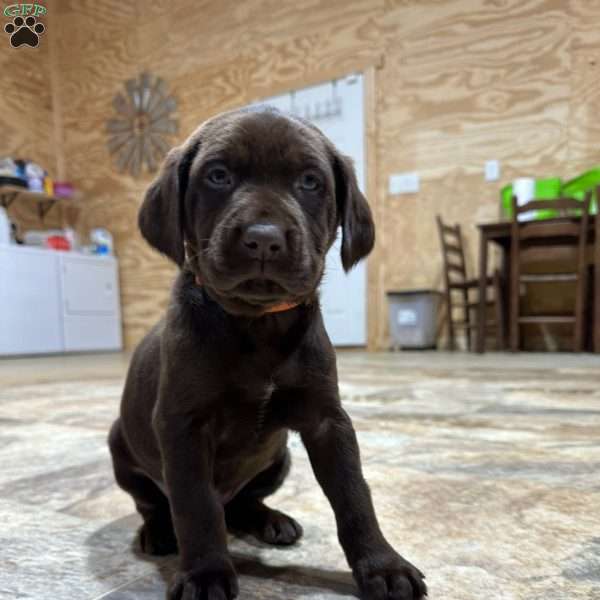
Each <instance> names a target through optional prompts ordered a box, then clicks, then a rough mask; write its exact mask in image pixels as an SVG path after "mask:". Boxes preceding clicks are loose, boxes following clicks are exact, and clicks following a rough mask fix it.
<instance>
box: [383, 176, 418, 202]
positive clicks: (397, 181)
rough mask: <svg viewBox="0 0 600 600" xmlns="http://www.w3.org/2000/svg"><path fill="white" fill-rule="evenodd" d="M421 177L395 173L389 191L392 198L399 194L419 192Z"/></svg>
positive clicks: (390, 181)
mask: <svg viewBox="0 0 600 600" xmlns="http://www.w3.org/2000/svg"><path fill="white" fill-rule="evenodd" d="M419 185H420V181H419V175H418V174H417V173H395V174H394V175H390V180H389V191H390V194H391V195H392V196H396V195H398V194H416V193H417V192H418V191H419Z"/></svg>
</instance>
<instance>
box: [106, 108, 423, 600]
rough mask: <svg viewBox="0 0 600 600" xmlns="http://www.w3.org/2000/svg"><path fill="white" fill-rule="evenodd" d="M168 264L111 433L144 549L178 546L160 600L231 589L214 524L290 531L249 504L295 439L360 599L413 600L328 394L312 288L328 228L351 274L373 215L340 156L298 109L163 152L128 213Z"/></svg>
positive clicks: (333, 388) (264, 112)
mask: <svg viewBox="0 0 600 600" xmlns="http://www.w3.org/2000/svg"><path fill="white" fill-rule="evenodd" d="M139 225H140V229H141V232H142V235H143V236H144V237H145V239H146V240H147V241H148V242H149V243H150V245H152V246H153V247H154V248H156V249H158V250H159V251H161V252H162V253H164V254H166V255H167V256H168V257H170V258H171V259H172V260H173V261H175V263H177V264H178V265H179V266H180V267H181V271H180V273H179V275H178V277H177V280H176V282H175V285H174V289H173V293H172V298H171V303H170V306H169V308H168V311H167V314H166V317H165V318H164V320H162V321H161V322H160V323H158V325H156V326H155V327H154V329H153V330H152V331H150V333H149V334H148V335H147V336H146V337H145V338H144V339H143V340H142V342H141V343H140V345H139V346H138V348H137V349H136V351H135V353H134V355H133V358H132V361H131V366H130V369H129V374H128V377H127V382H126V384H125V390H124V393H123V401H122V405H121V414H120V418H119V419H118V420H117V421H116V422H115V424H114V425H113V427H112V430H111V433H110V439H109V442H110V449H111V452H112V457H113V464H114V471H115V476H116V479H117V482H118V483H119V485H120V486H121V487H122V488H123V489H124V490H125V491H127V492H128V493H129V494H131V496H132V497H133V499H134V501H135V505H136V508H137V510H138V511H139V513H140V514H141V516H142V518H143V521H144V522H143V525H142V527H141V529H140V533H139V539H140V543H141V547H142V549H143V550H144V551H145V552H147V553H150V554H167V553H171V552H176V551H179V554H180V566H179V570H178V572H177V573H176V575H175V577H174V579H173V581H172V583H171V585H170V588H169V590H168V594H167V597H168V599H169V600H179V599H181V600H230V599H232V598H235V597H236V596H237V595H238V583H237V577H236V573H235V569H234V566H233V564H232V561H231V558H230V556H229V554H228V552H227V530H228V529H229V530H231V531H237V532H243V533H248V534H252V535H254V536H256V537H257V538H258V539H259V540H262V541H263V542H266V543H267V544H277V545H288V544H293V543H294V542H296V541H297V540H298V539H299V538H300V536H301V535H302V528H301V527H300V525H299V524H298V523H297V522H296V521H295V520H294V519H292V518H291V517H289V516H287V515H285V514H283V513H281V512H279V511H276V510H273V509H271V508H269V507H267V506H266V505H265V503H264V498H265V497H266V496H268V495H269V494H272V493H273V492H274V491H275V490H277V488H278V487H279V486H280V485H281V483H282V482H283V480H284V478H285V476H286V475H287V473H288V470H289V466H290V455H289V451H288V449H287V446H286V442H287V435H288V431H289V430H292V431H296V432H299V433H300V436H301V438H302V442H303V443H304V445H305V447H306V450H307V451H308V456H309V457H310V462H311V464H312V468H313V470H314V473H315V475H316V478H317V480H318V482H319V483H320V485H321V487H322V488H323V491H324V492H325V494H326V495H327V498H328V499H329V501H330V503H331V506H332V508H333V511H334V513H335V518H336V521H337V529H338V535H339V540H340V543H341V545H342V547H343V549H344V552H345V554H346V557H347V559H348V562H349V564H350V566H351V568H352V571H353V573H354V577H355V579H356V582H357V584H358V587H359V590H360V597H361V598H362V599H363V600H388V599H389V600H416V599H420V598H422V597H423V596H425V595H426V593H427V589H426V587H425V583H424V582H423V574H422V573H421V572H420V571H419V570H418V569H416V568H415V567H414V566H412V565H411V564H410V563H409V562H407V561H406V560H404V559H403V558H402V557H401V556H400V555H399V554H397V553H396V552H395V551H394V550H393V548H392V547H391V546H390V545H389V543H388V542H387V541H386V540H385V538H384V536H383V534H382V533H381V530H380V528H379V525H378V523H377V519H376V517H375V513H374V510H373V504H372V502H371V496H370V492H369V488H368V487H367V484H366V482H365V480H364V478H363V475H362V471H361V465H360V456H359V450H358V446H357V443H356V436H355V433H354V429H353V427H352V423H351V421H350V418H349V417H348V415H347V414H346V412H344V409H343V408H342V406H341V403H340V397H339V392H338V385H337V373H336V360H335V353H334V350H333V348H332V346H331V342H330V341H329V338H328V337H327V333H326V331H325V328H324V327H323V320H322V317H321V312H320V308H319V300H318V294H317V289H318V286H319V282H320V281H321V278H322V276H323V269H324V265H325V255H326V253H327V251H328V249H329V248H330V246H331V245H332V243H333V242H334V240H335V237H336V232H337V229H338V226H341V229H342V245H341V260H342V264H343V266H344V269H346V270H349V269H350V268H351V267H352V266H353V265H354V264H355V263H357V262H358V261H359V260H360V259H362V258H364V257H365V256H366V255H367V254H368V253H369V252H370V251H371V249H372V247H373V243H374V237H375V232H374V226H373V221H372V218H371V212H370V209H369V205H368V204H367V202H366V200H365V198H364V197H363V195H362V194H361V192H360V191H359V189H358V185H357V182H356V177H355V174H354V170H353V167H352V164H351V162H350V160H349V159H348V158H347V157H345V156H343V155H341V154H340V153H339V152H338V151H337V150H336V149H335V148H334V146H333V145H332V144H331V142H329V140H328V139H327V138H325V136H323V134H322V133H321V132H320V131H319V130H318V129H316V128H315V127H314V126H312V125H311V124H309V123H308V122H305V121H303V120H301V119H298V118H294V117H288V116H284V115H283V114H281V113H280V112H278V111H275V110H272V109H260V110H238V111H233V112H229V113H225V114H222V115H220V116H217V117H215V118H213V119H211V120H210V121H208V122H206V123H204V124H203V125H202V126H201V127H200V128H199V129H198V130H197V131H196V132H195V133H193V134H192V136H191V137H190V138H189V139H188V140H187V141H186V142H185V143H184V144H183V145H182V146H180V147H178V148H175V149H174V150H172V151H171V152H170V153H169V155H168V156H167V158H166V160H165V163H164V165H163V168H162V171H161V173H160V175H159V176H158V177H157V179H156V181H154V183H153V184H152V186H151V187H150V189H149V190H148V193H147V194H146V197H145V200H144V202H143V205H142V207H141V210H140V214H139Z"/></svg>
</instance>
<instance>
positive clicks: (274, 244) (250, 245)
mask: <svg viewBox="0 0 600 600" xmlns="http://www.w3.org/2000/svg"><path fill="white" fill-rule="evenodd" d="M241 241H242V248H243V250H244V252H245V254H246V255H247V256H248V257H250V258H258V259H261V260H272V259H274V258H279V257H280V256H282V255H283V254H285V251H286V243H285V234H284V232H283V231H282V230H281V228H280V227H278V226H277V225H272V224H266V223H256V224H254V225H250V226H249V227H247V228H246V230H245V231H244V233H243V234H242V239H241Z"/></svg>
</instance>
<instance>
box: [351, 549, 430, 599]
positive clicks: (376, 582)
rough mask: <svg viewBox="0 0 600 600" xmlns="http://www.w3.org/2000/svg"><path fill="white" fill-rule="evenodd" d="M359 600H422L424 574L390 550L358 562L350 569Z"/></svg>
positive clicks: (425, 587)
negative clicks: (357, 589)
mask: <svg viewBox="0 0 600 600" xmlns="http://www.w3.org/2000/svg"><path fill="white" fill-rule="evenodd" d="M353 572H354V578H355V579H356V583H357V584H358V588H359V590H360V598H361V600H422V599H423V598H424V597H425V596H427V586H426V585H425V582H424V581H423V579H425V575H423V573H421V571H419V569H417V568H416V567H414V566H413V565H411V564H410V563H409V562H408V561H407V560H404V559H403V558H402V557H401V556H400V555H399V554H396V553H395V552H393V551H389V552H385V553H383V554H374V555H372V556H369V557H366V558H363V559H361V560H359V561H358V562H357V563H356V565H355V566H354V569H353Z"/></svg>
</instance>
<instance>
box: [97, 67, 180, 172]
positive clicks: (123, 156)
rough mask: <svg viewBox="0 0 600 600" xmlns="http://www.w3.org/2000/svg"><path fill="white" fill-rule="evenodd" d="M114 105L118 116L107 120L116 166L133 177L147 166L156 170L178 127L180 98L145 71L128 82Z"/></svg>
mask: <svg viewBox="0 0 600 600" xmlns="http://www.w3.org/2000/svg"><path fill="white" fill-rule="evenodd" d="M112 105H113V108H114V110H115V112H116V113H117V116H116V117H114V118H112V119H109V120H108V122H107V123H106V132H107V134H108V144H107V145H108V151H109V152H110V153H111V154H112V155H113V156H114V158H115V164H116V166H117V169H118V170H119V171H121V172H122V173H124V172H126V171H128V172H129V173H131V174H132V175H133V176H138V175H139V174H140V173H141V172H142V169H143V168H144V167H145V168H146V169H147V171H148V172H153V171H156V169H157V167H158V165H159V164H160V162H161V161H162V159H163V158H164V156H165V154H166V153H167V152H168V151H169V149H170V148H171V146H172V144H171V143H170V138H171V137H172V136H173V135H174V134H176V133H177V130H178V127H179V123H178V121H177V119H175V118H173V117H174V115H173V113H174V112H175V110H176V109H177V101H176V100H175V98H173V97H172V96H169V94H168V91H167V85H166V83H165V82H164V80H163V79H161V78H160V77H153V76H152V75H150V74H149V73H142V74H141V75H140V76H139V77H138V78H137V79H129V80H127V81H126V82H125V93H122V92H119V93H118V94H117V95H116V96H115V97H114V98H113V101H112Z"/></svg>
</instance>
